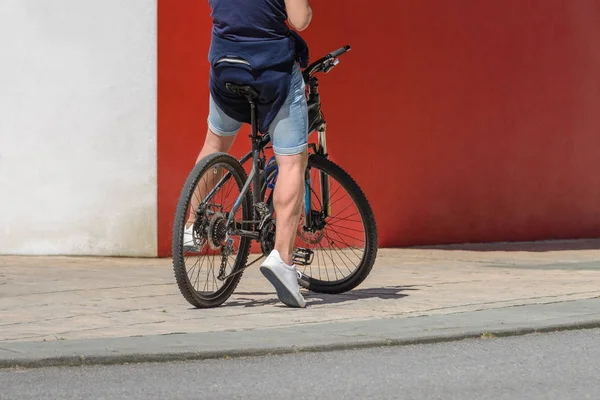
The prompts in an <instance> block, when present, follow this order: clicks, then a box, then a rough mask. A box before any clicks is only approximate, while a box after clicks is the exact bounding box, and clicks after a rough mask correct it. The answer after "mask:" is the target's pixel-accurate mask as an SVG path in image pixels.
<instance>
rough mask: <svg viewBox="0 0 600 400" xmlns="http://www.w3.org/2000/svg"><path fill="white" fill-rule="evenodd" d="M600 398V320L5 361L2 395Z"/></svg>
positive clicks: (0, 383)
mask: <svg viewBox="0 0 600 400" xmlns="http://www.w3.org/2000/svg"><path fill="white" fill-rule="evenodd" d="M33 398H35V399H42V398H43V399H90V398H94V399H217V398H219V399H232V398H240V399H282V398H290V399H314V398H323V399H391V398H401V399H428V400H430V399H469V400H471V399H478V400H480V399H493V400H501V399H510V400H515V399H544V400H549V399H560V400H566V399H578V400H580V399H599V398H600V330H585V331H571V332H561V333H553V334H539V335H529V336H523V337H512V338H491V339H481V340H466V341H461V342H453V343H440V344H432V345H419V346H408V347H386V348H374V349H364V350H351V351H339V352H331V353H314V354H296V355H286V356H272V357H259V358H246V359H224V360H211V361H200V362H189V363H170V364H138V365H123V366H99V367H83V368H47V369H33V370H0V399H33Z"/></svg>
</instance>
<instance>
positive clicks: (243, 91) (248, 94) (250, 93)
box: [225, 82, 258, 99]
mask: <svg viewBox="0 0 600 400" xmlns="http://www.w3.org/2000/svg"><path fill="white" fill-rule="evenodd" d="M225 87H226V88H227V90H229V91H230V92H232V93H235V94H237V95H239V96H243V97H245V98H247V99H256V98H258V92H257V91H256V90H255V89H254V88H253V87H252V86H248V85H236V84H235V83H231V82H227V83H225Z"/></svg>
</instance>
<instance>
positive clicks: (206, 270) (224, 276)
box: [172, 153, 252, 308]
mask: <svg viewBox="0 0 600 400" xmlns="http://www.w3.org/2000/svg"><path fill="white" fill-rule="evenodd" d="M246 180H247V175H246V172H245V171H244V169H243V167H242V166H241V164H240V163H239V162H238V161H237V160H236V159H235V158H233V157H232V156H230V155H228V154H224V153H216V154H212V155H209V156H207V157H205V158H203V159H202V160H200V161H199V162H198V163H197V164H196V166H195V167H194V168H193V169H192V171H191V172H190V174H189V176H188V178H187V180H186V182H185V184H184V186H183V190H182V191H181V195H180V197H179V202H178V203H177V210H176V212H175V221H174V225H173V237H172V240H173V242H172V252H173V271H174V273H175V279H176V281H177V285H178V287H179V290H180V292H181V294H182V295H183V297H184V298H185V299H186V300H187V301H188V302H189V303H190V304H192V305H193V306H195V307H197V308H208V307H217V306H219V305H221V304H223V303H224V302H225V301H226V300H227V299H228V298H229V297H230V296H231V294H232V293H233V291H234V290H235V288H236V287H237V285H238V283H239V281H240V279H241V277H242V272H243V268H244V267H245V265H246V262H247V260H248V255H249V253H250V239H249V238H247V237H230V236H229V235H228V232H227V231H228V229H227V228H228V226H227V220H228V217H229V214H230V212H231V210H232V208H233V205H234V203H235V202H236V200H237V198H238V197H239V195H240V193H241V190H242V187H243V185H244V183H245V182H246ZM211 191H212V192H213V195H212V197H211V198H207V195H209V194H210V193H211ZM251 219H252V198H251V196H250V193H247V194H246V195H245V196H244V197H243V198H242V203H241V207H240V209H239V210H238V211H237V213H236V215H235V221H236V223H238V224H242V227H243V229H248V224H249V223H248V222H247V221H250V220H251ZM244 221H246V222H244ZM190 227H191V229H190ZM186 229H187V232H186Z"/></svg>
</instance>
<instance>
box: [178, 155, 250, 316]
mask: <svg viewBox="0 0 600 400" xmlns="http://www.w3.org/2000/svg"><path fill="white" fill-rule="evenodd" d="M217 164H219V165H226V166H229V167H230V168H228V170H229V172H231V174H232V177H233V178H234V179H235V181H236V184H237V187H238V188H239V189H240V193H241V189H242V187H243V185H244V183H245V182H246V180H247V179H248V176H247V175H246V172H245V171H244V168H243V167H242V165H241V164H240V163H239V161H238V160H236V159H235V158H234V157H232V156H230V155H229V154H226V153H214V154H211V155H209V156H206V157H204V158H203V159H202V160H200V161H199V162H198V163H197V164H196V165H195V166H194V168H193V169H192V171H191V172H190V173H189V175H188V177H187V179H186V181H185V184H184V186H183V189H182V191H181V194H180V197H179V201H178V203H177V208H176V211H175V220H174V224H173V233H172V257H173V272H174V274H175V280H176V282H177V286H178V287H179V290H180V292H181V294H182V295H183V297H184V298H185V299H186V300H187V301H188V302H189V303H190V304H191V305H193V306H194V307H196V308H213V307H218V306H220V305H221V304H223V303H224V302H225V301H227V299H228V298H229V297H230V296H231V294H232V293H233V291H234V290H235V289H236V287H237V285H238V284H239V281H240V279H241V278H242V274H243V268H244V267H245V265H246V263H247V261H248V256H249V254H250V244H251V240H250V239H249V238H247V237H242V238H240V244H239V246H238V249H237V255H236V260H235V263H234V266H233V267H232V273H233V272H237V271H240V270H241V271H240V272H238V273H237V274H235V275H233V276H230V277H229V278H228V279H227V280H226V281H225V282H224V284H223V287H222V288H221V289H219V290H218V291H216V292H215V294H214V295H212V296H207V295H203V294H201V293H199V292H198V291H197V290H196V289H195V288H194V286H193V284H192V282H191V281H190V279H189V276H188V272H187V268H186V265H185V256H184V230H185V224H186V220H187V212H188V207H189V204H190V201H191V199H192V196H193V194H194V192H195V190H196V186H197V185H198V182H199V181H200V179H201V177H202V176H203V175H204V174H205V173H206V172H207V171H209V170H210V169H211V168H212V167H213V166H215V165H217ZM241 207H242V215H243V220H244V221H249V220H251V219H252V196H251V192H250V191H248V193H246V195H245V196H244V198H243V200H242V206H241ZM247 228H248V227H247V226H245V227H244V229H247Z"/></svg>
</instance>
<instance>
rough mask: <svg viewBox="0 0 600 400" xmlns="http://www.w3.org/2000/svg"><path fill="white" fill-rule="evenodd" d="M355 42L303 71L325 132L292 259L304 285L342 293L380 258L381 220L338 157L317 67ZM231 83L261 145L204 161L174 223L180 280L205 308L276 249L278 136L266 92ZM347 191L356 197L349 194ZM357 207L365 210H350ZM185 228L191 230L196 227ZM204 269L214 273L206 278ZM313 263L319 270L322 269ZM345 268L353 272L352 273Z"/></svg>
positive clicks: (316, 149)
mask: <svg viewBox="0 0 600 400" xmlns="http://www.w3.org/2000/svg"><path fill="white" fill-rule="evenodd" d="M349 50H350V46H345V47H342V48H340V49H338V50H335V51H333V52H331V53H329V54H327V55H326V56H325V57H322V58H320V59H319V60H317V61H316V62H314V63H312V64H311V65H310V66H308V67H307V68H306V69H304V71H303V72H302V73H303V78H304V81H305V84H306V87H307V88H308V90H307V103H308V114H309V126H310V129H309V133H310V134H312V133H314V132H317V133H318V137H317V142H316V143H310V142H309V157H308V164H307V168H306V179H305V181H306V184H305V196H304V206H303V208H304V210H303V212H302V216H301V219H300V223H299V224H298V230H297V232H296V250H295V252H294V257H293V258H294V263H295V264H296V266H297V269H298V283H299V285H300V286H301V287H303V288H305V289H308V290H310V291H313V292H317V293H331V294H336V293H343V292H346V291H349V290H352V289H354V288H355V287H357V286H358V285H360V284H361V283H362V282H363V281H364V280H365V279H366V278H367V276H368V275H369V273H370V272H371V270H372V268H373V265H374V263H375V259H376V257H377V235H378V234H377V225H376V222H375V218H374V215H373V211H372V209H371V206H370V204H369V202H368V200H367V198H366V197H365V195H364V193H363V192H362V190H361V189H360V187H359V186H358V184H357V183H356V182H355V181H354V180H353V179H352V177H351V176H350V175H348V173H347V172H345V171H344V170H343V169H342V168H341V167H340V166H338V165H337V164H335V163H334V162H332V161H331V160H330V159H329V155H328V153H327V140H326V130H327V126H326V122H325V118H324V115H323V112H322V110H321V99H320V95H319V91H318V86H319V83H318V82H319V81H318V78H317V77H316V75H317V74H318V73H321V72H323V73H328V72H329V71H331V69H333V68H334V67H335V66H336V65H338V63H339V58H338V57H340V56H341V55H343V54H344V53H346V52H347V51H349ZM226 87H227V89H228V90H230V91H231V92H234V93H237V94H238V95H240V96H244V97H246V99H247V100H248V102H249V106H250V110H251V128H252V130H251V135H250V139H251V142H252V149H251V151H249V152H248V153H247V154H246V155H245V156H244V157H242V158H241V159H240V160H237V159H236V158H234V157H233V156H231V155H229V154H226V153H215V154H212V155H209V156H206V157H205V158H203V159H202V160H200V161H199V162H198V163H197V164H196V165H195V166H194V168H193V169H192V171H191V172H190V173H189V175H188V177H187V179H186V181H185V184H184V186H183V189H182V191H181V194H180V197H179V201H178V204H177V209H176V212H175V221H174V224H173V237H172V239H173V241H172V254H173V270H174V273H175V279H176V281H177V285H178V287H179V290H180V292H181V294H182V295H183V297H184V298H185V299H186V300H187V301H188V302H189V303H190V304H192V305H193V306H195V307H197V308H208V307H217V306H220V305H221V304H223V303H224V302H225V301H226V300H227V299H228V298H229V297H230V296H231V294H232V293H233V292H234V290H235V288H236V287H237V285H238V283H239V281H240V279H241V277H242V274H243V272H244V270H246V269H247V268H249V267H250V266H252V265H254V264H255V263H257V262H258V261H260V260H261V259H262V258H263V257H264V256H266V255H268V254H269V253H270V252H271V251H272V250H273V247H274V244H275V241H274V238H275V233H276V215H275V212H274V207H273V189H274V188H275V185H276V181H277V163H276V161H275V157H272V158H271V159H270V160H269V161H267V159H266V155H265V150H268V149H270V148H271V147H269V143H270V137H269V134H268V133H267V134H264V135H260V134H259V130H258V121H257V113H256V101H255V99H256V98H257V97H258V93H257V92H256V91H255V90H254V89H253V88H252V87H250V86H240V85H235V84H233V83H227V84H226ZM249 160H252V162H251V170H250V173H249V174H248V175H247V174H246V171H245V170H244V168H243V165H244V164H245V163H246V162H248V161H249ZM315 171H316V172H317V173H314V172H315ZM313 173H314V174H313ZM209 181H211V182H210V184H209ZM315 183H317V185H315ZM336 184H337V186H338V187H337V188H336ZM202 185H204V188H202ZM234 189H236V190H237V191H239V194H238V195H236V193H232V192H233V191H234ZM203 190H204V193H202V191H203ZM219 192H220V200H221V202H220V204H218V203H217V202H218V201H219ZM344 194H346V195H348V196H349V200H350V201H346V202H343V201H342V200H343V198H342V197H341V196H343V195H344ZM225 204H227V205H225ZM352 206H354V207H355V209H356V212H354V213H350V214H348V213H347V211H348V210H349V209H351V207H352ZM350 211H354V210H350ZM190 227H191V229H190ZM332 228H339V229H341V231H340V232H338V231H334V230H333V229H332ZM360 228H363V230H362V231H361V230H360ZM186 229H188V231H189V230H191V233H189V234H187V233H186ZM361 236H362V237H361ZM186 238H187V240H186ZM252 241H255V242H257V243H258V244H259V245H260V253H262V254H261V255H259V257H258V258H256V259H255V260H253V261H251V262H250V263H248V258H249V256H250V252H251V242H252ZM359 245H360V246H361V247H359ZM260 253H259V254H260ZM194 256H195V257H196V261H195V262H194V263H193V264H192V265H191V266H188V265H187V261H188V260H189V259H190V258H191V257H194ZM353 257H354V258H357V259H358V262H357V263H356V265H354V269H351V268H350V267H348V262H351V261H352V258H353ZM315 264H316V265H315ZM321 265H323V269H322V268H321ZM203 267H206V269H205V271H206V280H204V278H203V279H202V281H201V280H200V273H201V271H202V268H203ZM314 267H318V270H317V271H314V269H315V268H314ZM344 267H345V269H347V270H348V271H349V273H347V274H346V271H345V270H343V269H344ZM217 268H218V274H217V275H216V276H215V270H216V269H217ZM211 272H212V277H209V274H210V273H211ZM209 286H210V287H209ZM211 288H212V289H211Z"/></svg>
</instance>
